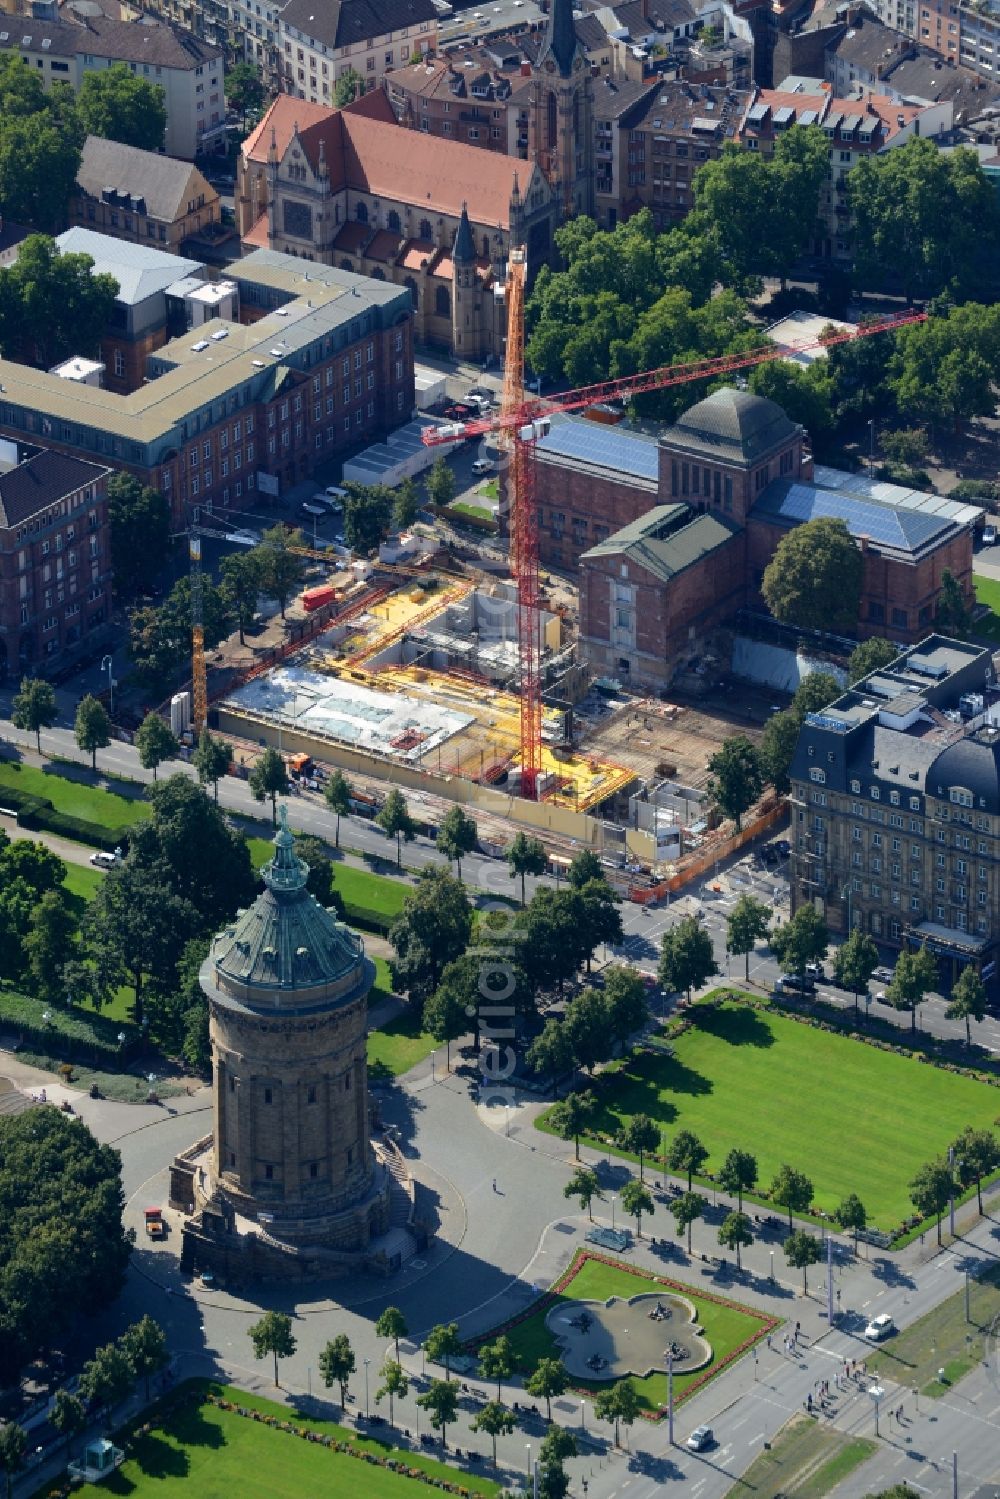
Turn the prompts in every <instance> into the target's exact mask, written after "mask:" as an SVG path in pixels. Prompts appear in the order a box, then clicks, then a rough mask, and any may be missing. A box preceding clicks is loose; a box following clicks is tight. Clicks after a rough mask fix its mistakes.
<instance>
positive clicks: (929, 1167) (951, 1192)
mask: <svg viewBox="0 0 1000 1499" xmlns="http://www.w3.org/2000/svg"><path fill="white" fill-rule="evenodd" d="M998 1167H1000V1141H998V1140H997V1137H996V1134H995V1133H994V1131H993V1130H992V1129H975V1128H974V1127H973V1126H972V1125H971V1124H969V1125H966V1127H965V1129H964V1130H963V1131H962V1133H961V1134H960V1135H959V1136H958V1137H957V1139H955V1140H954V1141H953V1142H952V1144H951V1146H950V1148H949V1150H948V1151H947V1152H946V1153H945V1154H944V1155H943V1156H938V1157H937V1158H936V1159H935V1160H933V1161H927V1162H926V1163H925V1164H924V1165H923V1166H921V1168H920V1170H919V1171H918V1172H917V1174H916V1176H915V1177H914V1178H913V1180H912V1181H911V1182H910V1201H911V1202H912V1203H913V1206H914V1207H915V1208H916V1209H917V1212H918V1213H920V1214H921V1216H922V1217H924V1218H935V1217H936V1219H937V1241H938V1243H939V1244H940V1243H941V1215H942V1214H943V1212H944V1210H945V1208H946V1207H947V1206H948V1203H949V1202H950V1201H951V1200H952V1198H954V1197H955V1196H957V1195H958V1193H959V1192H960V1191H964V1190H965V1189H966V1188H968V1187H971V1186H973V1185H975V1188H976V1202H977V1205H978V1207H979V1213H980V1216H982V1211H983V1182H984V1180H985V1179H986V1178H987V1177H988V1176H990V1175H991V1174H992V1173H993V1172H994V1171H996V1170H997V1168H998Z"/></svg>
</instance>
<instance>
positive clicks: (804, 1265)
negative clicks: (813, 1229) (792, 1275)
mask: <svg viewBox="0 0 1000 1499" xmlns="http://www.w3.org/2000/svg"><path fill="white" fill-rule="evenodd" d="M782 1248H783V1249H784V1251H785V1258H786V1260H787V1261H788V1263H789V1265H791V1267H792V1269H793V1270H801V1271H802V1294H803V1296H805V1295H806V1294H807V1292H808V1290H809V1282H808V1279H807V1277H808V1275H809V1266H810V1265H815V1264H816V1263H817V1262H818V1261H819V1258H820V1255H821V1253H822V1250H821V1249H820V1243H819V1240H818V1239H817V1238H816V1236H815V1234H807V1233H806V1232H805V1230H804V1229H799V1230H798V1231H797V1232H795V1233H792V1234H789V1235H788V1238H787V1239H786V1240H785V1242H784V1244H783V1245H782Z"/></svg>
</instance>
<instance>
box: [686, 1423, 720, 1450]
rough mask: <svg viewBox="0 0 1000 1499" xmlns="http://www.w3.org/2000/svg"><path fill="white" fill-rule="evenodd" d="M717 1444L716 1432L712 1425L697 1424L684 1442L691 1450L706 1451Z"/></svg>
mask: <svg viewBox="0 0 1000 1499" xmlns="http://www.w3.org/2000/svg"><path fill="white" fill-rule="evenodd" d="M714 1444H715V1434H714V1432H713V1431H712V1428H711V1427H710V1426H696V1427H695V1429H694V1431H693V1432H692V1433H691V1435H690V1436H689V1437H688V1439H687V1441H686V1443H685V1444H684V1445H685V1446H686V1447H687V1448H688V1450H689V1451H691V1452H704V1451H705V1448H706V1447H712V1446H714Z"/></svg>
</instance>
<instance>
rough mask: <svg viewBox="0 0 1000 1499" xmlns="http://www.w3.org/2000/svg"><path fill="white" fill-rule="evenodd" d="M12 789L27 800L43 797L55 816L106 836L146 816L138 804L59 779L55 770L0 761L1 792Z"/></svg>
mask: <svg viewBox="0 0 1000 1499" xmlns="http://www.w3.org/2000/svg"><path fill="white" fill-rule="evenodd" d="M3 786H13V787H15V788H16V789H17V790H18V791H23V792H26V793H27V794H28V795H29V796H44V797H47V798H48V800H49V801H50V802H51V803H52V805H53V806H54V807H55V808H56V810H57V811H58V812H65V813H66V814H67V815H68V816H70V817H83V818H85V819H86V820H87V821H88V822H96V823H99V824H100V825H101V827H103V828H107V829H108V831H109V832H120V831H123V830H124V829H125V828H128V827H131V825H132V824H133V823H134V822H138V821H139V819H140V818H142V817H146V816H148V815H149V808H148V806H146V804H145V803H144V802H142V801H141V800H139V801H136V800H134V799H133V798H132V797H128V796H119V795H118V793H117V792H115V791H104V790H102V789H101V787H100V786H89V785H86V784H84V783H83V782H81V781H75V780H70V779H69V778H68V777H66V776H64V775H61V774H60V773H59V769H58V767H57V766H53V768H52V769H51V770H50V771H48V772H46V771H43V770H39V769H37V768H36V767H35V766H33V765H22V764H20V763H19V762H18V761H16V760H0V788H2V787H3ZM0 794H2V792H0Z"/></svg>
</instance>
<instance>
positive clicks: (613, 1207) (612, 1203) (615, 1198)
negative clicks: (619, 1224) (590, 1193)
mask: <svg viewBox="0 0 1000 1499" xmlns="http://www.w3.org/2000/svg"><path fill="white" fill-rule="evenodd" d="M617 1201H618V1198H617V1197H616V1196H615V1194H614V1192H612V1194H611V1232H612V1233H614V1231H615V1203H616V1202H617Z"/></svg>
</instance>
